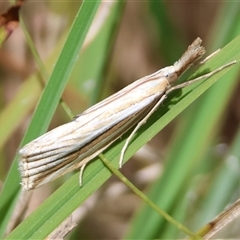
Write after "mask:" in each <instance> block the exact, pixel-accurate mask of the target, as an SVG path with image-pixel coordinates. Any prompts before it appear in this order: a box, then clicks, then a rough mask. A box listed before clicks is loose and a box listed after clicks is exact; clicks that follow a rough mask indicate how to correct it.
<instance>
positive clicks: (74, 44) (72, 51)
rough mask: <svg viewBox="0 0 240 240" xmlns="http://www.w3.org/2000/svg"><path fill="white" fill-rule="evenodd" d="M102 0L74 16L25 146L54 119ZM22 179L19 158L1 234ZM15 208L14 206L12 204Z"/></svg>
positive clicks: (6, 192) (6, 193)
mask: <svg viewBox="0 0 240 240" xmlns="http://www.w3.org/2000/svg"><path fill="white" fill-rule="evenodd" d="M99 4H100V3H99V2H84V3H83V4H82V6H81V8H80V10H79V12H78V14H77V16H76V18H75V21H74V24H73V26H72V29H71V30H70V34H69V37H68V39H67V41H66V43H65V45H64V48H63V50H62V52H61V54H60V56H59V59H58V62H57V63H56V66H55V68H54V70H53V72H52V74H51V77H50V79H49V81H48V83H47V85H46V88H45V89H44V92H43V95H42V97H41V100H40V102H39V104H38V107H37V109H36V111H35V113H34V116H33V118H32V121H31V124H30V126H29V128H28V131H27V133H26V135H25V137H24V139H23V141H22V145H24V144H25V143H27V142H29V141H30V140H32V139H34V138H36V137H37V136H39V135H40V134H42V133H44V132H45V131H46V130H47V127H48V125H49V123H50V121H51V119H52V116H53V114H54V112H55V109H56V107H57V105H58V102H59V99H60V97H61V95H62V92H63V90H64V88H65V85H66V83H67V80H68V77H69V74H70V73H71V70H72V68H73V65H74V62H75V60H76V56H77V54H78V52H79V50H80V48H81V46H82V43H83V41H84V38H85V35H86V33H87V31H88V29H89V27H90V24H91V22H92V19H93V17H94V14H95V12H96V10H97V8H98V6H99ZM19 182H20V178H19V172H18V170H17V157H16V158H15V160H14V163H13V165H12V167H11V169H10V171H9V174H8V176H7V179H6V181H5V184H4V187H3V190H2V192H1V196H0V197H1V198H0V213H1V224H0V226H1V228H0V236H2V235H3V233H4V231H5V228H6V224H7V221H8V219H7V218H5V216H8V217H9V215H10V214H9V212H6V209H7V208H6V207H7V206H9V205H10V204H11V203H12V199H15V197H14V196H16V194H17V193H18V191H19V189H20V185H19ZM9 209H11V210H12V207H9Z"/></svg>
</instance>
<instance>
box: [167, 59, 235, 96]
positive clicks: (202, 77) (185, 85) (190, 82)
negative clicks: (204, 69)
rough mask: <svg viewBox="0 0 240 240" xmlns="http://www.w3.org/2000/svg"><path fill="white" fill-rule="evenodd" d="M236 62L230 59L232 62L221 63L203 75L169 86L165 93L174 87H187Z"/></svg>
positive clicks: (174, 88)
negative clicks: (221, 64)
mask: <svg viewBox="0 0 240 240" xmlns="http://www.w3.org/2000/svg"><path fill="white" fill-rule="evenodd" d="M236 63H237V61H236V60H235V61H232V62H229V63H227V64H225V65H223V66H221V67H219V68H217V69H215V70H213V71H212V72H209V73H206V74H204V75H202V76H200V77H197V78H194V79H192V80H190V81H187V82H184V83H180V84H178V85H176V86H173V87H171V88H169V89H168V90H167V92H166V95H168V94H169V93H170V92H172V91H174V90H176V89H179V88H184V87H187V86H189V85H191V84H193V83H195V82H198V81H200V80H202V79H204V78H209V77H211V76H213V75H214V74H216V73H218V72H221V71H222V70H223V69H225V68H228V67H230V66H232V65H234V64H236Z"/></svg>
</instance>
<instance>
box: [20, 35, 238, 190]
mask: <svg viewBox="0 0 240 240" xmlns="http://www.w3.org/2000/svg"><path fill="white" fill-rule="evenodd" d="M201 44H202V40H201V39H200V38H197V39H195V41H194V42H193V43H192V44H191V45H190V46H189V47H188V49H187V50H186V52H185V53H184V54H183V55H182V57H181V58H180V59H179V60H178V61H177V62H175V63H174V64H173V65H172V66H168V67H165V68H162V69H160V70H158V71H157V72H155V73H153V74H151V75H148V76H145V77H143V78H141V79H139V80H137V81H135V82H133V83H132V84H130V85H128V86H127V87H125V88H123V89H122V90H120V91H119V92H117V93H115V94H113V95H111V96H110V97H108V98H106V99H105V100H103V101H101V102H99V103H97V104H96V105H94V106H92V107H90V108H89V109H87V110H86V111H84V112H83V113H82V114H80V115H78V116H76V117H75V118H74V120H73V121H71V122H69V123H66V124H64V125H61V126H59V127H57V128H55V129H53V130H51V131H49V132H47V133H46V134H44V135H42V136H40V137H38V138H37V139H35V140H33V141H31V142H30V143H28V144H26V145H25V146H24V147H23V148H21V149H20V150H19V156H20V160H19V170H20V173H21V177H22V182H21V185H22V187H23V189H25V190H30V189H34V188H37V187H40V186H42V185H43V184H45V183H47V182H50V181H52V180H54V179H56V178H58V177H60V176H62V175H63V174H65V173H68V172H70V171H73V170H74V169H78V168H80V169H81V172H80V183H81V181H82V173H83V169H84V167H85V166H86V164H87V163H88V162H89V161H91V160H92V159H93V158H94V157H96V156H97V155H99V154H100V153H102V152H103V151H104V150H105V149H106V148H108V147H109V146H110V145H111V144H112V143H113V142H114V141H116V140H117V139H118V138H119V137H120V136H121V135H122V134H124V133H125V132H126V131H128V130H129V129H130V128H132V127H134V126H135V128H134V130H133V131H132V133H131V134H130V136H129V137H128V139H127V141H126V143H125V145H124V147H123V149H122V152H121V157H120V162H119V166H120V167H121V166H122V163H123V156H124V153H125V151H126V148H127V146H128V144H129V142H130V141H131V138H132V137H133V135H134V134H135V133H136V132H137V130H138V129H139V127H140V126H141V125H143V124H144V123H145V122H146V121H147V119H148V118H149V117H150V116H151V115H152V113H153V112H154V111H155V110H156V109H157V108H158V107H159V105H161V103H162V102H163V101H164V99H165V98H166V97H167V95H168V94H169V93H170V92H172V91H173V90H175V89H179V88H183V87H185V86H188V85H190V84H192V83H193V82H196V81H199V80H201V79H203V78H207V77H210V76H212V75H213V74H215V73H217V72H219V71H221V70H222V69H223V68H226V67H229V66H231V65H232V64H235V63H236V61H233V62H230V63H228V64H226V65H224V66H222V67H220V68H218V69H216V70H214V71H212V72H210V73H208V74H204V75H202V76H201V77H198V78H196V79H193V80H190V81H188V82H184V83H182V84H178V85H175V86H174V84H175V83H176V81H177V80H178V78H179V76H180V75H181V74H182V73H183V72H185V71H186V70H187V69H188V68H189V67H190V66H192V65H193V64H194V63H195V62H196V61H197V60H199V59H200V58H202V56H203V54H204V53H205V49H204V47H203V46H202V45H201Z"/></svg>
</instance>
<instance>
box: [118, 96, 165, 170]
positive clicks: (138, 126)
mask: <svg viewBox="0 0 240 240" xmlns="http://www.w3.org/2000/svg"><path fill="white" fill-rule="evenodd" d="M166 98H167V95H166V94H164V95H162V97H161V98H160V100H159V101H158V102H157V103H156V104H155V105H154V106H153V108H152V109H151V110H150V112H149V113H148V114H147V115H146V116H145V117H144V118H143V119H142V120H141V121H140V122H139V123H138V124H137V126H136V127H135V128H134V130H133V131H132V133H131V134H130V135H129V137H128V138H127V140H126V142H125V144H124V146H123V148H122V150H121V154H120V159H119V168H121V167H122V165H123V158H124V154H125V152H126V150H127V147H128V145H129V143H130V141H131V139H132V138H133V136H134V134H135V133H136V132H137V130H138V129H139V128H140V127H141V126H142V125H144V123H145V122H146V121H147V120H148V119H149V117H150V116H151V115H152V114H153V113H154V112H155V111H156V109H157V108H158V107H159V105H160V104H161V103H162V102H163V101H164V99H166Z"/></svg>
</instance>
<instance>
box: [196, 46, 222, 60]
mask: <svg viewBox="0 0 240 240" xmlns="http://www.w3.org/2000/svg"><path fill="white" fill-rule="evenodd" d="M220 50H221V48H219V49H217V50H216V51H215V52H213V53H211V54H210V55H208V56H207V57H206V58H204V59H203V60H202V61H201V62H199V64H204V63H205V62H207V61H208V60H209V59H210V58H212V57H213V56H215V55H216V54H217V53H218V52H220Z"/></svg>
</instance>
